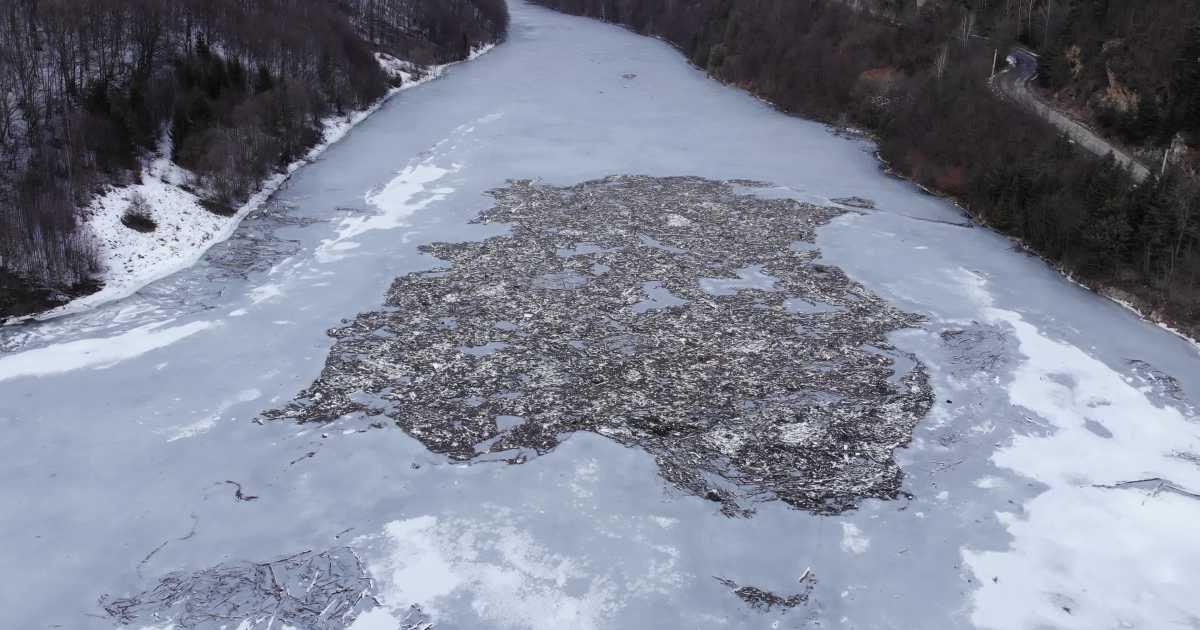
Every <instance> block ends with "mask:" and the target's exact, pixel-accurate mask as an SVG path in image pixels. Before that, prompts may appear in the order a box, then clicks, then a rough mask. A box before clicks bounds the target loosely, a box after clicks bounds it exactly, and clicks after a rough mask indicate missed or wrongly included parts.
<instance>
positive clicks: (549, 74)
mask: <svg viewBox="0 0 1200 630" xmlns="http://www.w3.org/2000/svg"><path fill="white" fill-rule="evenodd" d="M511 8H512V11H513V26H512V32H511V36H510V38H509V41H508V42H507V43H505V44H504V45H502V46H500V47H498V48H497V49H496V50H494V51H493V52H491V53H489V54H487V55H485V56H483V57H481V58H479V59H478V60H476V61H472V62H470V63H468V64H464V65H460V66H457V67H455V68H453V69H452V70H451V71H450V72H449V73H448V75H447V76H446V77H445V78H443V79H440V80H437V81H434V82H432V83H430V84H428V85H426V86H422V87H420V88H417V89H414V90H410V91H407V92H405V93H403V94H401V95H400V96H398V97H396V98H395V99H393V100H392V101H390V102H389V103H388V104H387V105H385V106H384V107H383V108H382V109H381V110H380V111H379V112H378V113H376V114H375V115H373V116H372V117H371V118H369V119H368V120H367V121H365V122H364V123H363V124H361V125H360V126H358V127H357V128H355V129H354V130H353V131H352V132H351V133H350V135H349V136H347V137H346V138H345V139H344V140H343V141H342V142H340V143H339V144H337V145H335V146H333V147H332V148H330V149H329V150H328V151H327V152H326V153H324V155H323V156H322V158H321V159H320V160H319V161H318V162H316V163H314V164H312V165H310V166H307V167H305V168H303V169H302V170H300V171H298V172H297V173H296V174H295V176H294V177H293V178H292V179H291V180H290V182H289V183H288V185H287V186H286V187H285V188H284V189H283V190H281V191H280V192H279V193H278V194H277V195H276V196H275V198H274V199H273V201H272V202H271V203H270V204H268V207H267V208H266V211H265V212H264V213H262V214H260V215H257V216H254V217H251V218H249V219H247V220H246V221H245V222H244V223H243V224H242V225H241V226H240V227H239V228H238V231H237V233H236V234H235V236H234V237H233V238H232V239H231V240H229V241H227V242H225V243H222V244H220V245H218V246H217V247H215V248H213V249H212V250H211V251H210V253H209V254H208V255H207V256H206V257H205V259H204V260H202V261H201V262H200V263H199V264H197V265H196V266H195V267H193V268H191V269H188V270H186V271H183V272H180V273H178V274H176V275H174V276H171V277H169V278H167V279H165V280H162V281H160V282H158V283H155V284H153V285H151V286H150V287H148V288H146V289H145V290H143V291H141V292H140V293H138V294H137V295H134V296H132V297H130V298H128V299H125V300H122V301H120V302H116V303H112V304H109V305H107V306H104V307H101V308H99V309H97V310H94V311H91V312H88V313H83V314H78V315H73V316H67V317H62V318H59V319H55V320H51V321H47V322H42V323H39V324H35V325H26V326H20V327H9V328H5V329H2V330H0V353H2V354H0V429H3V430H2V431H0V452H2V453H3V454H4V456H3V458H0V567H3V571H4V574H3V577H2V578H0V580H2V581H0V627H3V628H14V629H16V628H22V629H23V628H30V629H32V628H52V627H59V628H69V629H75V628H112V627H114V626H116V625H118V620H117V619H114V618H113V617H112V616H110V615H109V613H106V611H105V606H106V605H108V606H109V609H110V612H111V611H113V610H117V611H118V612H121V611H124V613H125V615H126V616H125V619H126V620H128V621H129V622H130V625H131V627H139V628H140V627H154V628H168V627H172V626H173V625H174V627H192V626H193V625H196V624H199V626H198V627H212V628H216V627H226V628H230V629H232V628H241V629H244V630H245V629H250V628H255V629H259V628H268V627H269V628H283V627H286V626H287V625H291V624H289V623H285V621H287V620H288V619H291V620H293V621H294V620H295V619H298V618H302V616H303V615H304V614H309V615H310V617H303V618H308V619H317V620H318V621H313V622H312V623H311V624H310V625H312V626H313V627H318V628H345V627H352V628H355V629H356V630H363V629H364V628H369V629H372V630H380V629H383V630H393V629H397V628H402V627H420V625H419V624H421V623H425V621H426V620H431V621H433V622H434V623H435V624H436V626H437V627H439V628H538V629H543V628H544V629H550V628H581V629H591V628H622V629H627V628H715V627H729V628H767V627H779V628H808V627H820V628H860V629H862V628H897V629H905V630H908V629H917V628H920V629H929V630H934V629H941V628H971V627H981V628H996V629H1004V630H1007V629H1024V628H1080V629H1088V630H1096V629H1108V628H1147V629H1151V628H1153V629H1161V628H1176V627H1178V628H1200V602H1198V601H1197V599H1196V598H1195V591H1196V589H1197V588H1198V587H1200V540H1198V539H1197V537H1196V536H1195V531H1196V524H1197V523H1200V498H1197V496H1195V495H1194V493H1196V492H1200V424H1197V420H1196V416H1195V412H1194V410H1193V408H1192V406H1191V403H1190V402H1189V401H1191V400H1200V353H1198V352H1197V349H1196V348H1195V347H1194V346H1192V345H1191V344H1189V343H1188V342H1186V341H1184V340H1182V339H1180V338H1178V337H1176V336H1174V335H1172V334H1170V333H1168V332H1166V331H1163V330H1161V329H1159V328H1157V327H1154V326H1152V325H1149V324H1147V323H1145V322H1142V321H1140V320H1138V319H1137V318H1136V317H1135V316H1133V315H1132V314H1130V313H1129V312H1127V311H1125V310H1124V309H1122V308H1120V307H1119V306H1117V305H1115V304H1113V303H1111V302H1108V301H1106V300H1103V299H1101V298H1098V297H1096V296H1095V295H1093V294H1091V293H1089V292H1087V291H1085V290H1082V289H1080V288H1078V287H1076V286H1074V285H1072V284H1071V283H1069V282H1068V281H1066V280H1065V279H1063V278H1062V277H1061V276H1059V275H1057V274H1056V273H1054V272H1053V271H1052V270H1050V269H1049V268H1047V267H1046V265H1044V264H1043V263H1042V262H1041V261H1039V260H1038V259H1036V258H1033V257H1030V256H1027V255H1025V254H1023V253H1021V252H1019V251H1016V250H1015V249H1014V248H1013V247H1012V245H1011V243H1010V242H1009V241H1008V240H1006V239H1004V238H1001V237H999V236H997V235H995V234H993V233H991V232H989V231H987V230H984V229H977V228H972V227H970V225H969V223H968V221H967V220H966V219H965V218H964V217H963V215H962V213H961V212H960V211H959V210H958V209H957V208H955V207H953V206H952V205H950V204H948V203H946V202H945V201H943V200H940V199H937V198H934V197H931V196H929V195H926V194H924V193H922V192H920V191H919V190H917V189H916V188H914V187H913V186H912V185H911V184H909V183H907V182H904V181H900V180H897V179H894V178H891V177H889V176H887V175H885V174H884V173H882V172H881V171H880V169H879V166H878V164H877V162H876V161H875V159H874V158H873V157H872V148H871V146H870V145H869V144H868V143H866V142H864V141H862V140H857V139H847V138H845V137H842V136H839V135H836V134H833V133H831V132H830V131H829V130H828V129H827V128H826V127H824V126H822V125H819V124H816V123H811V122H806V121H803V120H799V119H796V118H791V117H787V116H784V115H782V114H780V113H777V112H775V111H774V110H772V109H771V108H770V107H768V106H767V105H765V104H763V103H761V102H759V101H757V100H755V99H754V98H752V97H750V96H748V95H747V94H745V93H742V92H740V91H738V90H735V89H732V88H728V87H724V86H722V85H720V84H718V83H716V82H714V81H712V80H709V79H707V78H706V77H705V76H704V75H703V74H702V73H701V72H699V71H697V70H695V69H693V68H691V67H689V66H688V64H687V63H686V61H685V60H684V59H683V58H682V57H681V56H680V55H679V54H678V53H677V52H676V51H674V50H673V49H671V48H670V47H669V46H667V45H666V44H664V43H662V42H659V41H656V40H653V39H648V38H643V37H639V36H637V35H634V34H631V33H628V32H625V31H623V30H620V29H617V28H614V27H611V26H606V25H603V24H600V23H597V22H593V21H589V20H585V19H580V18H574V17H568V16H563V15H559V14H556V13H553V12H550V11H547V10H544V9H540V8H536V7H530V6H526V5H522V4H514V5H513V6H512V7H511ZM612 174H645V175H654V176H674V175H694V176H700V177H705V178H710V179H719V180H725V179H741V178H745V179H754V180H761V181H767V182H771V183H772V184H774V185H775V186H776V188H772V189H770V190H769V191H768V192H769V193H770V194H771V195H772V196H786V197H792V198H795V199H798V200H800V201H805V202H810V203H816V204H819V205H830V204H831V203H832V202H831V201H830V200H831V199H836V198H843V197H849V196H858V197H862V198H867V199H870V200H873V201H874V204H875V208H874V209H868V210H863V211H861V212H857V213H853V214H845V215H842V216H840V217H838V218H836V219H834V220H833V221H832V223H830V224H828V225H825V226H824V227H821V228H819V230H818V231H817V239H816V246H817V247H818V248H819V250H820V255H821V258H822V260H823V262H824V263H826V264H829V265H833V266H837V267H840V268H841V269H843V270H844V271H845V272H846V273H847V274H849V275H850V277H851V278H853V279H854V280H857V281H858V282H861V283H862V284H863V285H865V286H866V287H867V288H869V289H870V290H871V291H873V292H874V293H875V294H876V295H879V296H881V297H883V298H885V299H887V300H888V301H890V302H891V303H892V304H894V305H896V306H897V307H898V308H901V309H904V310H906V311H909V312H913V313H918V314H921V315H923V316H924V317H925V319H926V321H925V322H924V323H923V324H921V325H920V326H919V327H918V328H914V329H907V330H903V331H901V332H898V333H895V334H894V335H893V336H892V342H893V343H894V344H895V345H896V346H897V347H899V348H900V349H902V350H904V351H907V352H911V353H914V354H915V355H916V356H917V358H918V359H919V360H920V361H921V362H922V363H923V364H924V365H925V367H926V369H927V370H928V372H929V376H930V382H931V384H932V386H933V389H934V394H935V397H936V399H935V403H934V406H933V409H932V411H931V412H930V413H929V414H928V416H927V417H926V418H925V419H924V420H923V421H922V422H921V423H920V424H919V425H918V426H917V428H916V430H915V431H914V434H913V441H912V444H911V445H910V446H909V447H907V448H902V449H899V450H898V451H897V454H896V457H897V459H898V461H899V463H900V467H901V469H902V470H903V471H904V473H905V478H904V490H905V491H906V492H907V493H908V495H909V496H906V497H903V498H900V499H897V500H889V501H883V500H867V501H865V502H864V503H863V504H862V506H861V508H860V509H857V510H854V511H848V512H844V513H841V514H838V515H814V514H811V513H809V512H804V511H799V510H795V509H790V508H788V507H787V506H786V505H784V504H782V503H780V502H778V501H775V502H768V503H763V504H760V505H758V506H757V511H756V513H755V514H754V515H753V516H750V517H746V518H741V517H729V516H726V515H724V514H722V513H721V511H720V510H719V509H718V508H719V505H717V504H714V503H713V502H711V501H706V500H705V499H703V498H701V497H697V496H693V495H691V494H686V493H683V492H680V491H679V490H677V489H676V488H675V487H673V486H671V485H670V484H668V483H667V482H665V481H664V480H663V478H662V477H661V476H660V475H659V472H658V470H657V468H656V464H655V461H654V458H653V457H652V456H651V455H649V454H647V453H646V452H644V451H643V450H640V449H637V448H629V447H625V446H621V445H619V444H617V443H616V442H614V441H610V440H608V439H606V438H603V437H600V436H598V435H596V434H592V433H577V434H574V435H572V436H569V437H567V438H566V439H564V441H563V443H562V444H560V445H559V446H558V447H557V448H556V449H555V450H553V451H552V452H550V453H548V454H546V455H543V456H541V457H536V458H534V459H532V460H531V461H529V462H528V463H525V464H523V465H517V466H509V465H504V464H501V463H476V464H472V465H464V464H455V463H452V462H451V461H450V460H449V459H447V458H446V457H445V456H443V455H437V454H434V453H431V452H430V451H428V450H427V449H426V448H425V447H424V446H423V445H422V444H421V443H420V442H418V441H416V440H415V439H413V438H411V437H409V436H408V435H407V434H406V433H404V432H403V431H401V430H399V429H397V428H390V427H389V428H387V429H383V430H364V429H367V427H366V426H365V425H364V423H363V422H362V421H361V420H355V419H353V418H350V419H346V420H344V421H339V422H335V423H333V424H331V425H327V426H317V425H300V426H298V425H296V424H294V423H289V422H266V423H257V422H254V419H255V418H256V417H258V415H259V414H260V413H261V412H263V411H264V410H267V409H271V408H277V407H280V406H282V405H284V404H286V403H287V402H288V401H289V400H291V399H292V398H293V397H294V396H295V395H296V393H297V392H299V391H300V390H302V389H304V388H305V387H307V386H308V385H309V384H310V383H312V382H313V380H314V379H315V378H316V377H317V376H318V374H319V373H320V371H321V368H322V366H323V365H324V362H325V359H326V356H327V354H328V353H329V350H330V348H331V346H332V343H333V340H332V339H331V338H330V337H328V336H327V335H326V331H327V330H328V329H329V328H331V327H334V326H338V325H340V324H341V322H342V321H343V320H345V319H349V318H353V317H354V316H355V315H356V314H358V313H360V312H364V311H369V310H375V309H378V308H379V307H380V304H381V303H382V301H383V299H384V294H385V292H386V290H387V288H388V286H389V284H390V283H391V281H392V280H393V279H395V278H396V277H398V276H401V275H403V274H405V273H408V272H412V271H416V270H421V269H427V268H429V267H431V266H433V265H434V264H435V263H436V261H435V260H433V259H432V258H430V257H428V256H425V255H422V254H420V253H419V252H418V251H417V247H418V246H420V245H421V244H424V243H429V242H434V241H463V240H472V239H478V238H483V237H487V236H492V235H495V234H497V233H499V231H500V230H499V229H498V228H497V227H495V226H480V225H471V224H468V221H470V220H471V219H472V218H473V217H475V215H476V214H477V213H478V212H479V211H481V210H483V209H486V208H488V207H489V206H490V205H491V204H492V199H491V198H490V197H487V196H485V195H484V194H483V193H484V192H485V191H487V190H489V189H492V188H496V187H499V186H503V185H505V182H506V180H509V179H533V180H538V181H540V182H543V183H545V184H549V185H555V186H565V185H572V184H576V183H578V182H582V181H585V180H590V179H596V178H600V177H604V176H607V175H612ZM1127 482H1137V483H1132V484H1130V483H1127ZM304 552H311V553H308V554H305V555H302V556H296V557H295V558H294V559H293V560H290V561H280V559H282V558H286V557H292V556H295V554H303V553H304ZM273 561H274V563H273V564H267V563H271V562H273ZM255 563H257V564H255ZM289 563H290V564H289ZM360 563H361V566H362V567H364V568H365V570H366V571H367V572H368V574H369V577H370V578H371V579H370V580H367V579H366V577H365V576H363V575H359V574H358V573H357V571H359V566H360ZM301 565H303V566H301ZM338 567H343V568H342V569H339V568H338ZM345 567H349V568H345ZM169 574H174V578H173V579H172V580H171V581H168V582H167V583H164V584H163V585H161V586H160V580H161V579H162V578H164V577H165V576H168V575H169ZM263 575H267V576H268V577H267V578H263V579H264V580H265V582H263V581H262V580H260V582H259V583H257V584H258V586H254V587H253V588H252V585H251V582H253V581H254V580H255V579H258V578H255V577H253V576H258V577H261V576H263ZM271 576H274V577H271ZM714 577H716V578H722V579H724V580H728V581H731V582H733V583H736V584H738V585H744V586H752V587H755V588H758V589H762V590H763V591H764V592H765V591H770V592H773V593H778V594H780V595H781V596H785V597H786V596H788V595H792V594H806V595H807V599H806V601H803V602H802V603H800V604H799V605H796V606H794V607H790V608H788V607H786V606H779V605H776V606H772V607H770V608H769V609H768V608H766V607H765V606H760V607H758V608H756V607H753V606H750V605H748V604H747V603H746V602H745V601H743V600H742V599H740V598H739V597H737V596H736V595H735V593H734V592H733V591H732V590H731V587H730V586H729V585H728V583H727V582H722V581H719V580H717V579H714ZM334 578H336V580H333V579H334ZM355 578H361V579H358V580H357V581H356V580H355ZM802 578H803V580H802ZM285 582H286V583H287V584H285ZM261 584H267V585H268V586H266V587H261ZM272 585H273V586H272ZM156 587H157V589H158V590H153V589H156ZM285 587H286V588H288V589H289V590H288V591H287V593H286V597H285V596H284V595H281V593H283V590H282V589H284V588H285ZM172 589H175V590H172ZM188 589H191V590H188ZM256 589H257V590H256ZM339 589H340V590H339ZM355 589H357V590H355ZM363 591H369V593H370V594H371V595H372V596H373V597H374V598H375V600H377V601H378V603H379V605H378V606H376V605H374V603H373V601H374V600H371V599H369V598H367V599H362V600H361V601H359V600H358V597H359V595H361V594H362V592H363ZM306 594H307V595H306ZM354 601H357V602H358V603H357V604H353V602H354ZM114 602H117V603H118V604H119V605H118V606H113V603H114ZM296 602H301V603H303V604H304V605H309V606H317V607H318V608H324V609H325V610H317V611H313V612H311V613H302V612H297V610H298V608H297V607H298V606H299V607H302V606H301V605H300V604H296ZM347 602H350V603H347ZM414 606H416V608H414ZM322 613H325V614H322ZM334 613H336V614H334ZM156 614H158V618H155V615H156ZM217 614H219V615H222V616H223V618H220V619H218V618H217V617H214V616H213V615H217ZM298 615H300V616H298ZM239 624H240V625H239ZM414 624H418V625H414Z"/></svg>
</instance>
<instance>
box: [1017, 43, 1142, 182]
mask: <svg viewBox="0 0 1200 630" xmlns="http://www.w3.org/2000/svg"><path fill="white" fill-rule="evenodd" d="M1009 60H1010V64H1009V66H1008V68H1007V69H1005V70H1004V71H1003V72H1001V73H999V74H997V75H996V77H995V79H994V81H993V85H994V86H995V87H996V89H998V90H999V91H1000V92H1001V93H1002V94H1004V95H1005V96H1007V97H1009V98H1011V99H1013V100H1014V101H1016V102H1018V103H1021V104H1022V105H1024V106H1026V107H1028V108H1029V109H1031V110H1033V111H1034V112H1036V113H1037V114H1038V115H1039V116H1041V117H1042V118H1044V119H1045V120H1047V121H1049V122H1050V124H1052V125H1054V126H1055V127H1057V128H1059V129H1061V130H1063V131H1065V132H1067V134H1068V135H1069V136H1070V137H1071V139H1072V140H1074V141H1075V142H1077V143H1079V145H1080V146H1082V147H1084V148H1085V149H1087V150H1088V151H1091V152H1092V153H1095V154H1096V155H1099V156H1105V155H1108V154H1110V153H1111V154H1112V155H1113V157H1114V158H1116V160H1117V163H1119V164H1121V165H1122V166H1124V167H1125V168H1126V169H1128V170H1129V172H1130V174H1131V175H1132V176H1133V178H1134V179H1135V180H1137V181H1138V182H1142V181H1145V180H1146V178H1147V177H1149V176H1150V169H1148V168H1146V167H1145V166H1144V165H1143V164H1142V163H1140V162H1138V161H1137V160H1135V159H1134V158H1133V157H1132V156H1130V155H1129V154H1128V153H1126V152H1125V151H1123V150H1121V149H1120V148H1119V147H1117V146H1114V145H1113V144H1112V143H1111V142H1109V141H1107V140H1105V139H1104V138H1102V137H1100V136H1099V135H1098V134H1097V133H1096V132H1094V131H1092V130H1091V129H1088V128H1087V127H1085V126H1084V125H1081V124H1079V123H1078V122H1076V121H1074V120H1072V119H1071V118H1069V117H1068V116H1066V115H1065V114H1063V113H1062V112H1060V111H1058V110H1056V109H1054V108H1053V107H1050V106H1049V105H1047V104H1046V103H1044V102H1043V101H1042V100H1041V99H1039V98H1038V97H1037V95H1036V94H1034V92H1033V90H1031V89H1029V82H1030V81H1032V80H1033V78H1034V77H1035V76H1037V71H1038V59H1037V57H1036V56H1035V55H1033V54H1032V53H1030V52H1029V51H1026V50H1022V49H1020V48H1016V49H1013V50H1012V52H1010V53H1009Z"/></svg>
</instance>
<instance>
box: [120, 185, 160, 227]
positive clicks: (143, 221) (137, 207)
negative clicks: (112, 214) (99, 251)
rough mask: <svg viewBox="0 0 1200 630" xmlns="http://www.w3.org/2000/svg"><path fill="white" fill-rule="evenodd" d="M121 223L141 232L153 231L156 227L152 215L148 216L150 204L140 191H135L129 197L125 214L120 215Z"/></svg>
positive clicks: (156, 224)
mask: <svg viewBox="0 0 1200 630" xmlns="http://www.w3.org/2000/svg"><path fill="white" fill-rule="evenodd" d="M121 223H122V224H124V225H125V227H127V228H129V229H131V230H137V231H138V232H142V233H149V232H153V231H154V230H155V229H156V228H157V227H158V223H156V222H155V221H154V217H152V216H150V204H149V203H147V202H146V198H145V197H143V196H142V194H141V193H136V192H135V193H133V195H132V196H130V198H129V207H128V208H126V209H125V214H123V215H121Z"/></svg>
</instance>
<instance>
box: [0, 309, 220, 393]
mask: <svg viewBox="0 0 1200 630" xmlns="http://www.w3.org/2000/svg"><path fill="white" fill-rule="evenodd" d="M170 322H171V320H168V321H165V322H154V323H152V324H147V325H145V326H140V327H138V328H134V329H133V330H130V331H128V332H124V333H121V334H119V335H113V336H111V337H99V338H95V339H80V340H78V341H70V342H67V343H60V344H55V345H52V346H46V347H44V348H38V349H36V350H27V351H25V352H20V353H17V354H10V355H7V356H4V357H2V358H0V381H4V380H8V379H13V378H17V377H21V376H47V375H50V374H61V373H63V372H70V371H72V370H78V369H82V368H87V367H92V368H97V367H110V366H112V365H115V364H117V363H119V362H121V361H125V360H127V359H132V358H134V357H138V356H141V355H143V354H146V353H147V352H150V351H152V350H157V349H159V348H163V347H166V346H169V345H171V344H173V343H175V342H176V341H179V340H181V339H184V338H187V337H190V336H192V335H194V334H196V333H198V332H200V331H203V330H208V329H210V328H213V327H214V326H216V325H218V323H217V322H209V321H197V322H191V323H188V324H183V325H181V326H174V327H170V328H163V326H165V325H166V324H169V323H170Z"/></svg>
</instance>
